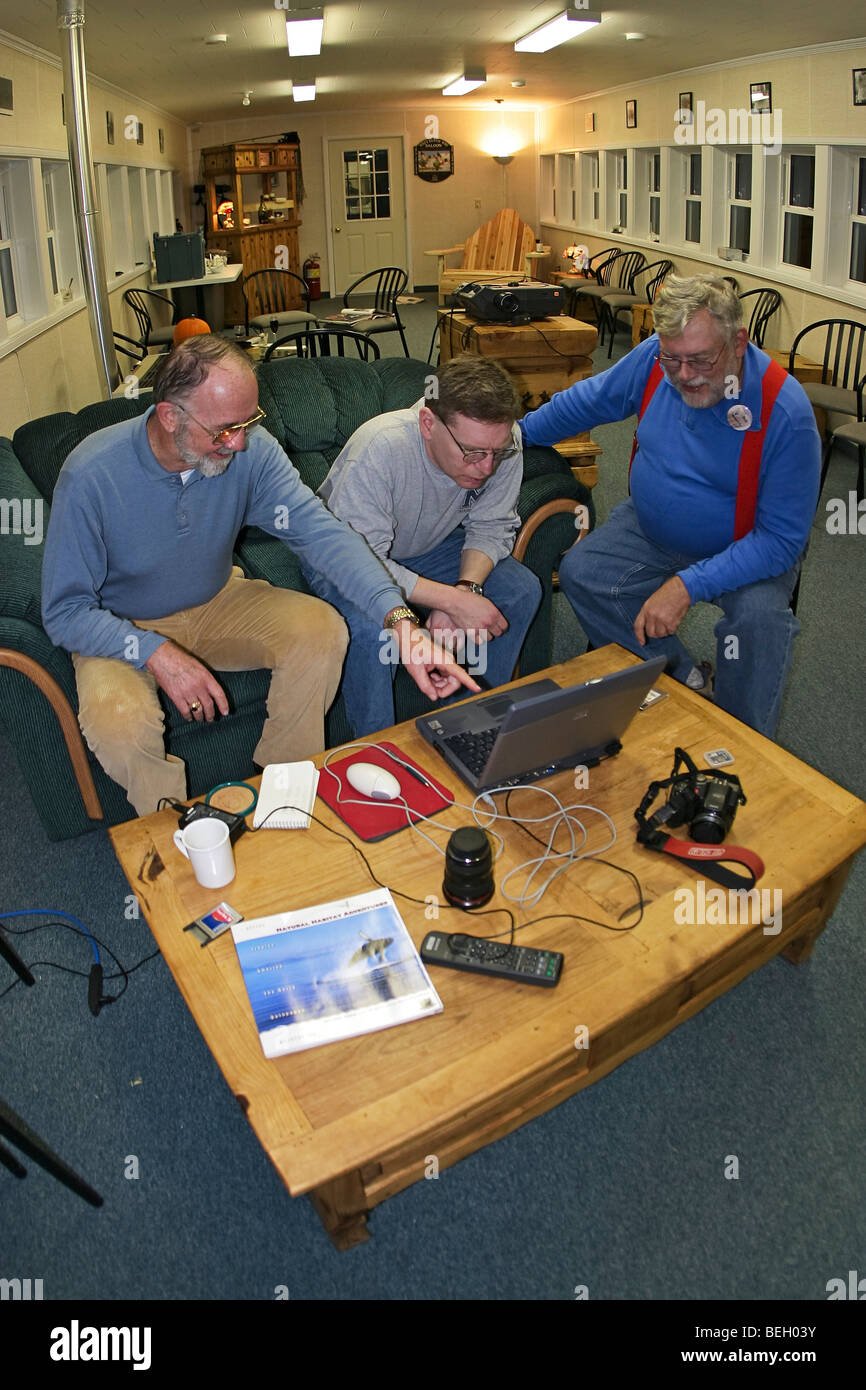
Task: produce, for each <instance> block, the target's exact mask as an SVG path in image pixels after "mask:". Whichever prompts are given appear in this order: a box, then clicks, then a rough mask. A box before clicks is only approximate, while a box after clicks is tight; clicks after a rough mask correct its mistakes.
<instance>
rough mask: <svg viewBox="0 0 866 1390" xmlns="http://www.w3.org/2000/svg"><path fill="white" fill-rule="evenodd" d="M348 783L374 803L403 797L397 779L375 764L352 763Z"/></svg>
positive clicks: (347, 773)
mask: <svg viewBox="0 0 866 1390" xmlns="http://www.w3.org/2000/svg"><path fill="white" fill-rule="evenodd" d="M346 781H347V782H348V783H349V785H350V786H352V787H354V788H355V791H356V792H360V793H361V795H362V796H369V797H372V799H373V800H374V801H394V800H395V799H396V797H398V796H400V795H401V792H400V783H399V782H398V781H397V778H396V777H393V776H392V775H391V773H390V772H386V771H385V769H384V768H383V767H376V766H375V765H374V764H373V763H352V766H351V767H348V768H347V769H346Z"/></svg>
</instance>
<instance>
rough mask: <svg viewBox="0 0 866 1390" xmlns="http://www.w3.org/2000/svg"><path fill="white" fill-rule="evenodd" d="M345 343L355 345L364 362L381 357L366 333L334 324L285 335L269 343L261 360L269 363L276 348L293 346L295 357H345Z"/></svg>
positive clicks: (376, 346) (303, 329)
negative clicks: (333, 348)
mask: <svg viewBox="0 0 866 1390" xmlns="http://www.w3.org/2000/svg"><path fill="white" fill-rule="evenodd" d="M347 343H354V344H355V347H356V349H357V352H358V356H359V357H360V358H361V359H362V360H363V361H364V362H369V361H370V358H372V359H373V361H377V360H378V358H379V357H381V355H382V354H381V353H380V351H379V344H378V343H375V342H373V339H372V338H368V337H367V334H366V333H356V331H355V329H354V328H341V327H340V326H339V324H336V325H333V326H331V327H329V328H301V329H298V330H297V331H296V332H294V333H287V334H286V335H285V337H283V338H278V339H277V340H276V342H274V343H271V345H270V347H269V348H268V350H267V352H266V353H265V356H264V359H263V360H264V361H265V362H269V361H270V360H271V358H272V357H273V355H274V353H275V352H276V351H277V349H278V348H285V347H286V346H294V348H295V355H296V356H297V357H334V356H337V357H345V355H346V344H347ZM332 345H333V346H334V347H336V353H333V352H332V351H331V347H332Z"/></svg>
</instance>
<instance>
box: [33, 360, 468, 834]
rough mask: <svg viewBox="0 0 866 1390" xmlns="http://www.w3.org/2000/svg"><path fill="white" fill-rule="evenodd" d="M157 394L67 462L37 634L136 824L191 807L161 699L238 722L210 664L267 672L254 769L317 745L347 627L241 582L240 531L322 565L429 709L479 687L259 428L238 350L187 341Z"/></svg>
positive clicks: (314, 607) (308, 601)
mask: <svg viewBox="0 0 866 1390" xmlns="http://www.w3.org/2000/svg"><path fill="white" fill-rule="evenodd" d="M153 399H154V404H153V407H152V408H151V409H150V410H149V411H147V412H146V413H145V414H143V415H139V416H137V417H135V418H134V419H131V420H124V421H122V422H120V423H119V424H116V425H112V426H110V427H109V428H108V429H103V430H99V431H97V432H96V433H94V434H92V435H90V436H89V437H88V438H87V439H85V440H84V441H83V442H82V443H81V444H79V445H78V447H77V448H76V449H74V450H73V451H72V452H71V453H70V455H69V457H68V459H67V460H66V462H65V464H64V466H63V468H62V469H61V472H60V476H59V478H58V482H57V486H56V488H55V492H54V498H53V502H52V508H51V520H50V524H49V528H48V533H47V537H46V544H45V560H44V566H43V622H44V625H45V630H46V632H47V633H48V635H49V637H50V638H51V640H52V641H53V642H55V643H56V644H57V645H58V646H62V647H65V648H66V649H67V650H68V651H70V652H71V653H72V660H73V664H74V666H75V674H76V682H77V686H78V699H79V722H80V724H81V727H82V730H83V732H84V736H85V738H86V739H87V742H88V744H89V746H90V748H91V749H92V750H93V752H94V753H95V755H96V756H97V758H98V759H99V761H100V762H101V763H102V765H103V767H104V768H105V770H106V772H108V774H109V776H110V777H112V778H113V779H114V780H115V781H116V782H118V783H120V785H121V786H123V787H124V788H126V792H127V796H128V798H129V801H130V803H131V805H133V806H134V807H135V809H136V811H137V812H138V814H139V815H146V814H147V813H148V812H150V811H154V810H156V809H157V805H158V803H159V801H160V799H161V798H163V797H174V798H177V799H179V800H181V799H183V798H185V796H186V770H185V768H184V766H183V764H182V762H181V761H180V760H179V759H178V758H176V757H173V756H172V755H167V754H166V752H165V746H164V734H163V711H162V708H161V706H160V703H159V699H158V696H157V687H159V688H161V689H162V690H163V691H164V692H165V694H166V695H167V696H168V697H169V698H170V699H171V700H172V701H173V702H174V704H175V705H176V706H177V708H178V709H179V710H180V713H181V714H182V715H183V717H184V718H185V719H187V720H195V721H197V722H199V723H201V722H205V721H210V720H212V719H213V718H214V717H215V715H216V713H217V712H219V713H220V714H223V715H225V714H227V713H228V703H227V701H226V697H225V694H224V692H223V690H222V687H221V686H220V684H219V682H218V681H217V680H216V678H215V677H214V676H213V674H212V671H211V669H210V668H216V669H217V670H226V671H246V670H252V669H257V668H262V667H264V668H270V669H271V673H272V674H271V685H270V692H269V695H268V717H267V719H266V721H265V725H264V728H263V730H262V736H261V740H260V742H259V744H258V746H257V748H256V750H255V753H254V755H253V756H254V758H255V760H256V761H257V762H258V763H259V764H260V765H261V766H264V765H265V764H266V763H268V762H290V761H297V760H299V759H302V758H307V757H310V756H311V755H312V754H314V753H317V752H319V751H320V750H321V749H322V747H323V746H324V716H325V712H326V710H327V709H328V707H329V705H330V704H331V702H332V701H333V699H334V696H335V694H336V690H337V686H338V683H339V679H340V671H341V667H342V664H343V657H344V654H345V650H346V629H345V625H344V624H343V622H342V620H341V619H340V617H339V615H338V614H337V613H336V612H334V610H333V608H331V607H329V606H328V605H327V604H324V603H321V602H320V601H319V600H318V599H316V598H313V597H311V596H310V595H309V594H301V593H297V592H294V591H291V590H288V589H279V588H275V587H273V586H271V585H270V584H267V583H264V582H263V581H260V580H248V579H245V578H244V576H243V574H242V572H241V571H240V570H239V569H237V568H236V567H233V565H232V551H233V547H234V544H235V540H236V538H237V534H238V532H239V530H240V529H241V527H242V526H259V527H261V528H262V529H263V530H265V531H268V532H270V533H271V534H272V535H275V536H277V537H278V538H279V539H281V540H284V541H285V542H286V544H288V545H290V546H291V547H292V549H293V550H294V551H296V552H297V554H298V555H299V556H300V557H302V558H306V559H308V560H309V559H312V557H314V556H315V560H316V563H317V564H321V566H322V568H323V570H324V571H325V572H326V573H328V574H329V575H331V576H333V578H334V581H335V583H337V584H340V585H342V587H343V590H344V591H348V592H351V593H352V595H353V597H354V600H355V602H357V603H358V604H359V605H360V606H361V607H362V608H363V609H364V611H365V612H366V613H367V614H368V616H369V618H370V620H371V622H373V623H374V624H375V627H376V631H377V633H378V631H379V630H380V629H381V628H383V627H385V628H386V629H387V630H388V631H390V632H393V634H394V637H395V639H396V641H397V644H398V650H399V652H400V655H401V657H402V659H403V660H404V662H405V664H406V666H407V669H408V671H409V674H410V676H411V677H412V679H413V680H415V682H416V683H417V685H418V686H419V687H420V689H422V690H423V691H424V693H425V694H426V695H427V696H428V697H429V698H430V699H437V698H440V697H442V696H448V695H452V694H454V693H455V692H456V691H457V690H462V689H463V688H464V687H466V688H468V690H469V691H476V690H478V688H479V687H478V685H477V684H476V682H475V681H473V680H472V679H471V677H470V676H469V675H467V673H466V672H465V671H464V670H462V669H461V668H460V667H459V666H458V665H457V663H456V662H455V661H454V659H453V658H452V656H451V654H450V653H449V652H447V651H444V650H443V649H441V648H440V647H438V646H437V645H436V644H435V643H434V641H433V639H432V638H431V636H430V634H429V633H424V634H418V633H416V630H415V627H414V625H413V623H412V621H411V616H412V615H411V614H410V615H408V616H407V610H406V609H405V607H404V598H403V594H402V592H401V590H400V589H399V588H398V587H397V586H396V585H395V583H394V581H393V580H392V578H391V577H390V575H389V574H388V573H387V572H386V571H385V569H384V568H383V567H382V565H381V564H380V563H379V561H378V560H377V559H376V557H375V556H374V555H372V554H371V553H370V551H369V550H368V548H367V546H366V545H365V544H364V542H363V540H361V538H360V537H359V536H357V535H356V534H355V532H354V531H352V530H351V528H350V527H348V526H346V525H344V524H343V523H342V522H339V521H338V520H337V519H336V518H335V517H334V516H332V515H331V513H330V512H329V511H328V509H327V508H326V507H324V506H323V505H322V503H321V502H320V501H319V500H318V499H317V498H316V497H315V495H314V494H313V493H312V492H310V490H309V489H308V488H307V487H305V486H304V484H303V483H302V482H301V480H300V478H299V476H298V474H297V472H296V470H295V469H294V468H293V467H292V465H291V464H290V462H289V460H288V458H287V457H286V455H285V453H284V452H283V450H282V449H281V448H280V446H279V445H278V444H277V442H276V440H275V439H274V438H273V437H272V436H271V435H270V434H268V433H267V432H266V431H265V430H257V429H256V426H257V425H258V424H259V422H260V421H261V420H262V419H263V418H264V416H263V412H262V411H261V410H260V409H259V408H258V385H257V382H256V378H255V374H254V372H253V371H252V369H251V367H250V365H249V361H248V359H247V358H246V357H245V356H244V354H243V353H242V352H241V350H240V349H239V348H237V347H236V346H235V345H234V344H233V343H231V342H227V341H226V340H224V339H222V338H218V337H216V336H212V335H205V336H201V337H195V338H190V339H188V340H187V341H186V342H185V343H183V344H182V345H181V346H180V347H178V348H176V349H175V350H174V352H173V353H171V355H170V356H169V357H168V358H167V359H166V363H165V366H164V367H163V368H162V371H161V374H160V376H159V378H158V380H157V382H156V385H155V388H154V393H153ZM236 454H239V455H240V457H238V458H235V455H236ZM410 639H411V640H410ZM374 645H375V644H374ZM374 655H375V653H374ZM388 722H390V721H388Z"/></svg>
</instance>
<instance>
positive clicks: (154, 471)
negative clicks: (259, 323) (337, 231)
mask: <svg viewBox="0 0 866 1390" xmlns="http://www.w3.org/2000/svg"><path fill="white" fill-rule="evenodd" d="M152 413H153V412H152V410H151V411H148V412H147V414H146V415H141V416H138V417H136V418H135V419H133V420H124V421H122V422H121V423H120V424H117V425H110V426H109V427H108V429H104V430H98V431H97V432H96V433H95V434H92V435H90V437H89V438H87V439H85V440H84V441H83V442H82V443H81V444H79V445H78V447H77V448H76V449H73V451H72V453H71V454H70V455H69V457H68V459H67V460H66V462H65V463H64V465H63V468H62V469H61V470H60V476H59V478H58V480H57V486H56V488H55V490H54V499H53V501H52V504H51V518H50V521H49V524H48V533H47V536H46V540H45V557H44V563H43V572H42V620H43V623H44V626H45V631H46V632H47V633H48V636H49V637H50V638H51V640H52V642H54V644H55V645H56V646H59V647H65V648H66V649H67V650H68V651H73V652H81V653H82V655H84V656H108V657H117V658H125V659H126V660H129V661H131V663H132V664H133V665H134V666H138V667H143V666H144V665H145V664H146V662H147V661H148V660H149V658H150V657H151V656H152V655H153V653H154V652H155V651H156V649H157V647H158V646H160V645H161V643H162V642H164V641H165V638H164V637H161V636H160V635H159V634H158V633H155V632H145V631H143V630H142V629H141V628H137V627H135V626H134V620H135V619H136V618H141V619H156V618H164V617H166V616H167V615H169V614H171V613H177V612H180V610H181V609H184V608H192V607H195V606H196V605H197V604H200V603H206V602H207V601H208V600H209V599H211V598H213V597H214V595H215V594H217V593H218V592H219V590H220V589H221V588H223V586H224V585H225V584H226V583H228V579H229V576H230V574H231V569H232V550H233V547H234V544H235V540H236V538H237V534H238V532H239V531H240V529H241V527H242V526H259V527H261V529H262V530H263V531H268V532H270V534H271V535H274V536H277V537H278V538H279V539H280V540H282V541H285V542H286V544H287V545H290V546H291V547H292V549H293V550H294V551H295V552H296V553H297V554H298V555H299V556H300V557H301V558H302V559H304V560H306V561H307V562H308V563H309V564H310V565H312V566H314V567H315V568H316V569H321V570H322V572H323V573H324V574H326V575H327V576H328V578H329V579H330V580H331V581H332V582H333V583H334V584H336V585H337V587H338V588H339V589H340V590H341V592H345V594H346V597H347V598H350V599H351V600H352V601H353V602H354V603H355V604H357V605H358V606H359V607H361V608H363V609H364V610H365V611H366V612H368V613H369V614H370V615H371V616H372V617H373V618H374V620H375V621H377V622H380V621H381V620H382V619H383V618H384V617H385V614H386V613H388V612H389V611H390V610H391V609H392V608H396V607H398V606H399V605H401V604H403V603H405V599H404V597H403V595H402V594H401V592H400V590H399V589H398V588H397V587H396V585H395V584H394V581H393V580H392V579H391V577H390V575H388V574H387V572H386V571H385V569H384V568H383V566H382V565H381V564H380V562H379V560H378V559H377V558H376V557H375V556H374V555H373V554H372V552H371V551H370V550H369V548H368V546H367V544H366V542H365V541H364V540H363V539H362V538H361V537H360V536H359V535H357V534H356V533H355V532H354V531H353V530H352V529H351V527H349V526H347V525H345V524H344V523H343V522H341V521H338V520H337V518H336V517H334V516H332V515H331V513H330V512H329V511H328V509H327V507H326V506H325V505H324V503H322V502H320V501H319V499H318V498H317V497H316V496H315V495H314V494H313V493H312V492H311V491H310V489H309V488H308V487H306V486H305V485H304V483H302V482H301V479H300V477H299V475H298V472H297V470H296V469H295V468H294V466H293V465H292V464H291V463H290V462H289V460H288V458H287V457H286V454H285V453H284V452H283V450H282V449H281V448H280V446H279V444H278V443H277V442H276V440H275V439H274V438H273V437H272V436H271V435H270V434H268V433H267V432H266V431H265V430H256V431H255V432H254V433H251V434H250V435H249V436H248V447H247V448H246V449H245V450H243V451H242V452H240V453H237V454H235V456H234V458H233V459H232V461H231V463H230V464H229V466H228V468H227V469H226V471H225V472H224V473H222V474H221V475H220V476H219V477H218V478H205V477H203V476H202V474H200V473H198V472H197V471H196V472H193V473H192V475H191V476H190V477H189V479H188V481H187V482H186V483H184V482H183V480H182V478H181V476H180V474H179V473H169V472H167V471H166V469H164V468H163V467H161V465H160V464H159V463H158V462H157V460H156V458H155V457H154V454H153V451H152V450H151V448H150V444H149V442H148V438H147V421H148V419H149V418H150V415H151V414H152ZM130 620H132V621H130ZM131 637H132V638H134V639H135V640H134V641H133V642H130V640H129V639H130V638H131Z"/></svg>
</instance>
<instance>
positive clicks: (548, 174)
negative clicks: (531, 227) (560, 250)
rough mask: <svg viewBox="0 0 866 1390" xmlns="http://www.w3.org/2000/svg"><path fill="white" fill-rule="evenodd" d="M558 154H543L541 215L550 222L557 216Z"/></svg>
mask: <svg viewBox="0 0 866 1390" xmlns="http://www.w3.org/2000/svg"><path fill="white" fill-rule="evenodd" d="M555 179H556V156H555V155H552V154H543V155H542V156H541V216H542V218H543V219H545V220H546V221H548V222H551V221H552V220H553V219H554V218H555V217H556V187H555Z"/></svg>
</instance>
